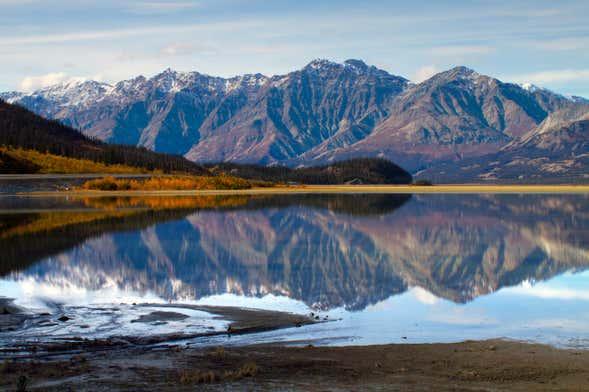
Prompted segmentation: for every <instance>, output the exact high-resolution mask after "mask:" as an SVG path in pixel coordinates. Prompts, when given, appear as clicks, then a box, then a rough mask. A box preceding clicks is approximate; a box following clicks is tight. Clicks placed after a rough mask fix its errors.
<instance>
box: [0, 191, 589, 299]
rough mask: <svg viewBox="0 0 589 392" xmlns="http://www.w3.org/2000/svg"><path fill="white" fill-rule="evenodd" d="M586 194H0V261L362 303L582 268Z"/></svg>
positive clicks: (160, 288)
mask: <svg viewBox="0 0 589 392" xmlns="http://www.w3.org/2000/svg"><path fill="white" fill-rule="evenodd" d="M56 203H57V204H59V203H61V204H59V206H56ZM15 206H16V207H15ZM588 207H589V198H588V197H587V196H586V195H413V196H407V195H369V194H365V195H288V196H201V197H175V198H170V197H167V198H163V197H162V198H158V197H154V198H89V199H71V200H68V201H67V202H66V201H60V202H57V201H55V200H52V201H51V200H50V201H46V200H43V199H31V200H24V201H23V199H9V198H6V199H3V200H2V201H0V211H3V212H0V274H1V275H3V276H4V279H6V280H10V281H24V280H27V279H33V280H34V281H35V282H38V283H48V284H49V283H50V284H52V285H54V286H58V287H59V286H60V285H61V286H64V287H65V286H75V287H80V288H84V289H87V290H100V289H103V288H104V287H111V286H114V287H116V289H117V290H123V291H124V290H129V291H135V292H139V293H145V294H147V293H149V294H155V295H157V296H159V297H162V298H164V299H166V300H170V301H180V300H186V299H200V298H203V297H207V296H210V295H216V294H225V293H232V294H238V295H242V296H263V295H266V294H275V295H283V296H287V297H289V298H292V299H295V300H298V301H302V302H304V303H305V304H307V305H309V306H312V307H316V308H321V309H333V308H338V307H345V308H346V309H348V310H361V309H364V308H366V307H367V306H369V305H371V304H376V303H378V302H380V301H383V300H385V299H387V298H389V297H391V296H393V295H396V294H400V293H403V292H406V291H407V290H409V289H410V288H412V287H420V288H422V289H424V291H426V292H428V293H431V294H433V295H434V296H436V297H439V298H444V299H447V300H450V301H453V302H456V303H464V302H468V301H471V300H473V299H474V298H476V297H479V296H482V295H485V294H488V293H492V292H494V291H496V290H498V289H500V288H502V287H507V286H515V285H518V284H520V283H522V282H534V281H538V280H546V279H549V278H552V277H555V276H557V275H560V274H562V273H564V272H566V271H581V270H584V269H586V268H588V267H589V251H588V249H589V208H588ZM15 208H16V209H15ZM19 211H23V212H22V213H18V212H19Z"/></svg>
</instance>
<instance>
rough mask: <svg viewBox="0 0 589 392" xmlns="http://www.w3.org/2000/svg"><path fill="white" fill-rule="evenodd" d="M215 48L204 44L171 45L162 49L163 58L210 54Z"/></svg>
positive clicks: (177, 43) (176, 43)
mask: <svg viewBox="0 0 589 392" xmlns="http://www.w3.org/2000/svg"><path fill="white" fill-rule="evenodd" d="M214 50H215V48H214V47H213V46H212V45H208V44H204V43H179V42H175V43H171V44H169V45H166V46H164V47H163V48H161V49H160V52H159V54H160V55H161V56H182V55H187V54H195V53H199V54H210V53H213V52H214Z"/></svg>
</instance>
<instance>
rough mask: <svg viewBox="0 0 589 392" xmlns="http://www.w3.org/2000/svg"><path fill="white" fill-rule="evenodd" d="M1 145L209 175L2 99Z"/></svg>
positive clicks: (170, 157)
mask: <svg viewBox="0 0 589 392" xmlns="http://www.w3.org/2000/svg"><path fill="white" fill-rule="evenodd" d="M0 145H5V146H11V147H20V148H24V149H31V150H37V151H40V152H49V153H51V154H55V155H61V156H65V157H69V158H80V159H88V160H91V161H95V162H101V163H106V164H123V165H128V166H134V167H141V168H145V169H148V170H155V169H159V170H162V171H164V172H172V171H181V172H187V173H192V174H206V173H207V170H206V169H204V168H203V167H202V166H200V165H197V164H195V163H193V162H191V161H189V160H187V159H185V158H183V157H181V156H178V155H169V154H161V153H155V152H152V151H149V150H147V149H145V148H142V147H139V148H138V147H132V146H124V145H118V144H107V143H104V142H101V141H98V140H93V139H90V138H88V137H86V136H84V135H83V134H82V133H80V132H78V131H77V130H75V129H73V128H70V127H68V126H65V125H63V124H61V123H59V122H57V121H53V120H47V119H45V118H43V117H40V116H38V115H36V114H34V113H32V112H30V111H29V110H27V109H25V108H23V107H20V106H18V105H11V104H8V103H6V102H5V101H3V100H1V99H0ZM4 158H6V157H4ZM14 164H16V163H14Z"/></svg>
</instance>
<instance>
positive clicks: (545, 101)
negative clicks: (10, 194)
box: [0, 59, 585, 173]
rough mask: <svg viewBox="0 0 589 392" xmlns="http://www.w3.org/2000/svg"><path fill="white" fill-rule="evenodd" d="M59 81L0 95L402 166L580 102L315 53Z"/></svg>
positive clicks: (172, 131) (230, 152)
mask: <svg viewBox="0 0 589 392" xmlns="http://www.w3.org/2000/svg"><path fill="white" fill-rule="evenodd" d="M81 86H83V88H82V87H81ZM61 88H62V91H61V93H58V90H59V88H57V87H55V86H53V87H50V88H46V89H44V90H39V91H37V92H34V93H31V94H22V93H15V92H11V93H3V94H0V97H4V98H6V99H8V100H9V101H10V102H16V103H19V104H21V105H23V106H25V107H27V108H29V109H31V110H33V111H35V112H37V113H39V114H41V115H43V116H45V117H49V118H53V119H57V120H58V121H61V122H64V123H66V124H67V125H71V126H73V127H75V128H78V129H80V130H81V131H82V132H84V133H85V134H87V135H89V136H91V137H94V138H98V139H101V140H104V141H107V142H110V143H122V144H130V145H137V146H143V147H146V148H148V149H152V150H155V151H158V152H164V153H173V154H179V155H184V156H185V157H187V158H188V159H190V160H192V161H196V162H203V163H207V162H209V163H210V162H237V163H255V164H265V165H275V164H279V165H288V166H301V165H302V166H307V165H318V164H328V163H332V162H333V161H339V160H346V159H350V158H364V157H379V158H385V159H389V160H391V161H394V162H397V163H398V164H400V165H401V166H403V167H404V168H406V169H408V170H409V171H411V172H414V173H415V172H418V171H421V170H423V169H427V168H432V167H435V166H436V165H438V164H439V163H456V162H461V161H462V160H468V159H471V158H472V159H474V158H477V157H482V156H490V155H493V154H495V153H498V152H499V151H501V150H502V149H503V148H505V147H506V146H507V145H509V144H511V143H516V142H517V141H518V140H519V139H520V138H522V137H523V136H524V135H528V134H530V132H533V131H534V130H536V129H537V128H538V127H539V126H540V125H541V124H542V122H543V121H544V120H545V119H546V118H548V117H549V116H550V115H551V114H552V113H555V112H559V111H563V110H564V112H566V110H567V109H570V110H571V111H574V109H575V108H580V107H583V106H584V105H585V100H583V99H580V98H577V97H566V96H564V95H560V94H557V93H554V92H552V91H550V90H547V89H543V88H540V87H537V86H532V85H517V84H513V83H505V82H502V81H500V80H498V79H495V78H492V77H490V76H486V75H482V74H479V73H477V72H476V71H474V70H472V69H469V68H467V67H464V66H458V67H454V68H452V69H450V70H447V71H444V72H440V73H438V74H436V75H434V76H432V77H431V78H429V79H427V80H425V81H423V82H421V83H411V82H410V81H409V80H407V79H405V78H403V77H401V76H396V75H392V74H390V73H388V72H387V71H384V70H382V69H379V68H376V67H374V66H370V65H367V64H366V63H364V62H363V61H361V60H346V61H344V62H343V63H336V62H332V61H329V60H324V59H316V60H313V61H311V62H310V63H309V64H307V65H306V66H305V67H303V68H302V69H300V70H296V71H293V72H290V73H287V74H285V75H274V76H265V75H262V74H247V75H241V76H235V77H232V78H221V77H215V76H209V75H205V74H201V73H198V72H177V71H173V70H171V69H169V68H168V69H166V70H165V71H163V72H161V73H159V74H157V75H155V76H153V77H151V78H146V77H144V76H139V77H136V78H134V79H130V80H127V81H121V82H118V83H116V84H114V85H108V84H101V83H97V82H91V81H84V82H82V81H78V82H74V83H70V84H63V85H62V87H61ZM81 90H84V91H83V93H82V92H80V91H81Z"/></svg>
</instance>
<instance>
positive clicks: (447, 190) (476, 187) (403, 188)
mask: <svg viewBox="0 0 589 392" xmlns="http://www.w3.org/2000/svg"><path fill="white" fill-rule="evenodd" d="M336 193H350V194H363V193H365V194H369V193H372V194H428V193H433V194H477V193H490V194H571V193H576V194H589V185H480V184H461V185H432V186H419V185H300V186H277V187H268V188H250V189H239V190H158V191H88V190H68V191H38V192H19V193H11V194H8V193H7V194H0V197H7V196H39V197H48V196H81V197H101V196H107V197H112V196H204V195H273V194H276V195H283V194H336Z"/></svg>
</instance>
